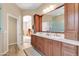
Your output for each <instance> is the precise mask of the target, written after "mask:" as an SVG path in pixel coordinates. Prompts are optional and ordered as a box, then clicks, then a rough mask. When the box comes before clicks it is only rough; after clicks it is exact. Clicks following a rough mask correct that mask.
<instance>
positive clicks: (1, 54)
mask: <svg viewBox="0 0 79 59" xmlns="http://www.w3.org/2000/svg"><path fill="white" fill-rule="evenodd" d="M7 52H8V50H6V51H5V52H3V53H0V56H3V55H4V54H6V53H7Z"/></svg>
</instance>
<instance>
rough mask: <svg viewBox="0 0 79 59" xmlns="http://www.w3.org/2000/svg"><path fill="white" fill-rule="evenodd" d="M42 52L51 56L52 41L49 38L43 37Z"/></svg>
mask: <svg viewBox="0 0 79 59" xmlns="http://www.w3.org/2000/svg"><path fill="white" fill-rule="evenodd" d="M44 43H45V45H44V46H45V47H44V54H45V55H46V56H53V41H52V40H50V39H46V38H44Z"/></svg>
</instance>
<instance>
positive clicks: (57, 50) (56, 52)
mask: <svg viewBox="0 0 79 59" xmlns="http://www.w3.org/2000/svg"><path fill="white" fill-rule="evenodd" d="M53 56H61V42H58V41H53Z"/></svg>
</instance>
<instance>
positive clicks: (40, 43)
mask: <svg viewBox="0 0 79 59" xmlns="http://www.w3.org/2000/svg"><path fill="white" fill-rule="evenodd" d="M31 44H32V46H33V47H34V48H35V49H37V51H38V52H39V51H40V52H41V53H42V54H44V55H46V56H77V55H79V47H78V46H75V45H71V44H68V43H63V42H59V41H55V40H53V39H48V38H44V37H39V36H36V35H32V39H31Z"/></svg>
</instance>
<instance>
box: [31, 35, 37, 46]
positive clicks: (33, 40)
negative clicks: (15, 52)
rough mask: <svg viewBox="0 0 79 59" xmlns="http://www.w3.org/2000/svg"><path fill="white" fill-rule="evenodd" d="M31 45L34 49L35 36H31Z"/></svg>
mask: <svg viewBox="0 0 79 59" xmlns="http://www.w3.org/2000/svg"><path fill="white" fill-rule="evenodd" d="M31 44H32V45H33V46H34V47H36V36H34V35H31Z"/></svg>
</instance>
